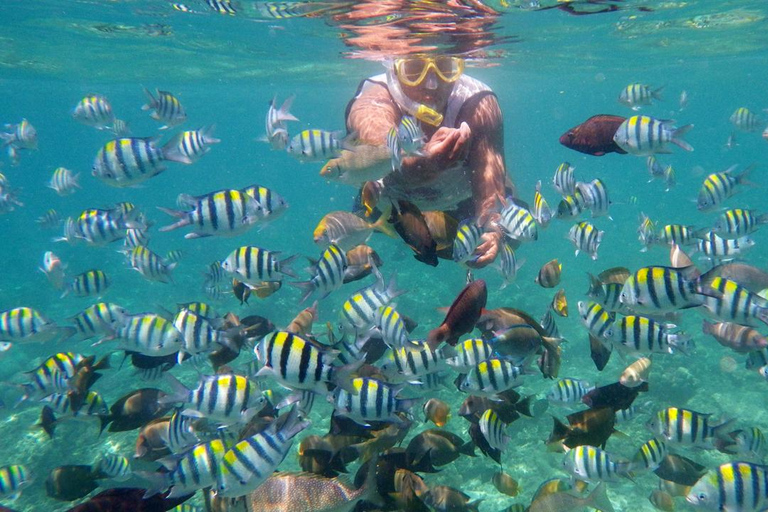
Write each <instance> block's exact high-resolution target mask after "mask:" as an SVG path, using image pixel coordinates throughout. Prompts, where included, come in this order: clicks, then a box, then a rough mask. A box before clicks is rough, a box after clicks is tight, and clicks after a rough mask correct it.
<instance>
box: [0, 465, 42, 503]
mask: <svg viewBox="0 0 768 512" xmlns="http://www.w3.org/2000/svg"><path fill="white" fill-rule="evenodd" d="M33 481H34V475H33V474H32V473H31V472H30V471H29V470H28V469H27V467H26V466H24V465H21V464H12V465H10V466H3V467H0V497H2V498H4V499H10V500H15V499H17V498H18V497H19V496H20V495H21V491H22V490H23V489H24V488H25V487H27V486H28V485H30V484H31V483H32V482H33Z"/></svg>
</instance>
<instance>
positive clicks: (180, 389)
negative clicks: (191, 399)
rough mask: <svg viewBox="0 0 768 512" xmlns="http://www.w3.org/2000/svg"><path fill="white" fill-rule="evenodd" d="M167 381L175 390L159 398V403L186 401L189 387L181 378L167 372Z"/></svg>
mask: <svg viewBox="0 0 768 512" xmlns="http://www.w3.org/2000/svg"><path fill="white" fill-rule="evenodd" d="M165 379H166V381H167V382H168V384H169V385H170V386H171V388H172V389H173V391H172V392H171V393H169V394H167V395H165V396H163V397H160V398H158V399H157V403H158V405H164V404H173V403H176V402H184V401H186V400H187V397H188V396H189V388H187V386H185V385H184V384H182V383H181V382H180V381H179V379H177V378H176V377H174V376H173V375H171V374H166V376H165Z"/></svg>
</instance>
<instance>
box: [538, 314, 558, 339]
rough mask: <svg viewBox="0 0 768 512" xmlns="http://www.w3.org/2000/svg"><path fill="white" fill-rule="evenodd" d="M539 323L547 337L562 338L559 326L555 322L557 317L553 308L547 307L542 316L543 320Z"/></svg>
mask: <svg viewBox="0 0 768 512" xmlns="http://www.w3.org/2000/svg"><path fill="white" fill-rule="evenodd" d="M539 324H540V325H541V328H542V329H543V330H544V332H545V333H546V335H547V337H549V338H560V331H559V330H558V328H557V323H555V317H554V316H552V308H547V312H546V313H544V316H543V317H541V322H539Z"/></svg>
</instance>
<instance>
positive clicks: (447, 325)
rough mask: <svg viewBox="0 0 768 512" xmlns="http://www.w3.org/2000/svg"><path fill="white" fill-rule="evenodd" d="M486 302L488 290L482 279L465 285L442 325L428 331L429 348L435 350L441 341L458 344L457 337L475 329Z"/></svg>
mask: <svg viewBox="0 0 768 512" xmlns="http://www.w3.org/2000/svg"><path fill="white" fill-rule="evenodd" d="M487 300H488V289H487V288H486V286H485V281H484V280H483V279H478V280H476V281H472V282H471V283H469V284H468V285H466V286H465V287H464V289H463V290H461V292H460V293H459V295H458V296H457V297H456V300H454V301H453V304H451V307H450V308H448V313H447V314H446V315H445V320H443V323H442V324H440V326H439V327H437V328H435V329H432V330H431V331H429V334H428V335H427V343H428V344H429V346H430V347H431V348H432V349H435V348H437V346H438V345H440V343H442V342H443V341H444V342H446V343H448V344H449V345H451V346H455V345H456V344H457V343H458V342H459V336H461V335H463V334H467V333H469V332H472V330H473V329H474V328H475V324H476V323H477V321H478V320H479V319H480V313H481V311H482V310H483V308H485V303H486V301H487Z"/></svg>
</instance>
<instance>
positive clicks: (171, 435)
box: [162, 409, 200, 453]
mask: <svg viewBox="0 0 768 512" xmlns="http://www.w3.org/2000/svg"><path fill="white" fill-rule="evenodd" d="M194 420H195V418H193V417H190V416H184V414H182V411H181V409H177V410H175V411H173V414H172V415H171V418H170V419H169V420H168V429H167V430H166V431H165V432H163V434H162V437H163V442H164V443H165V446H167V447H168V449H169V450H171V453H183V452H185V451H186V450H187V448H188V447H189V446H193V445H196V444H198V443H199V442H200V440H199V439H198V438H197V435H195V433H194V432H193V430H192V423H193V421H194Z"/></svg>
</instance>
